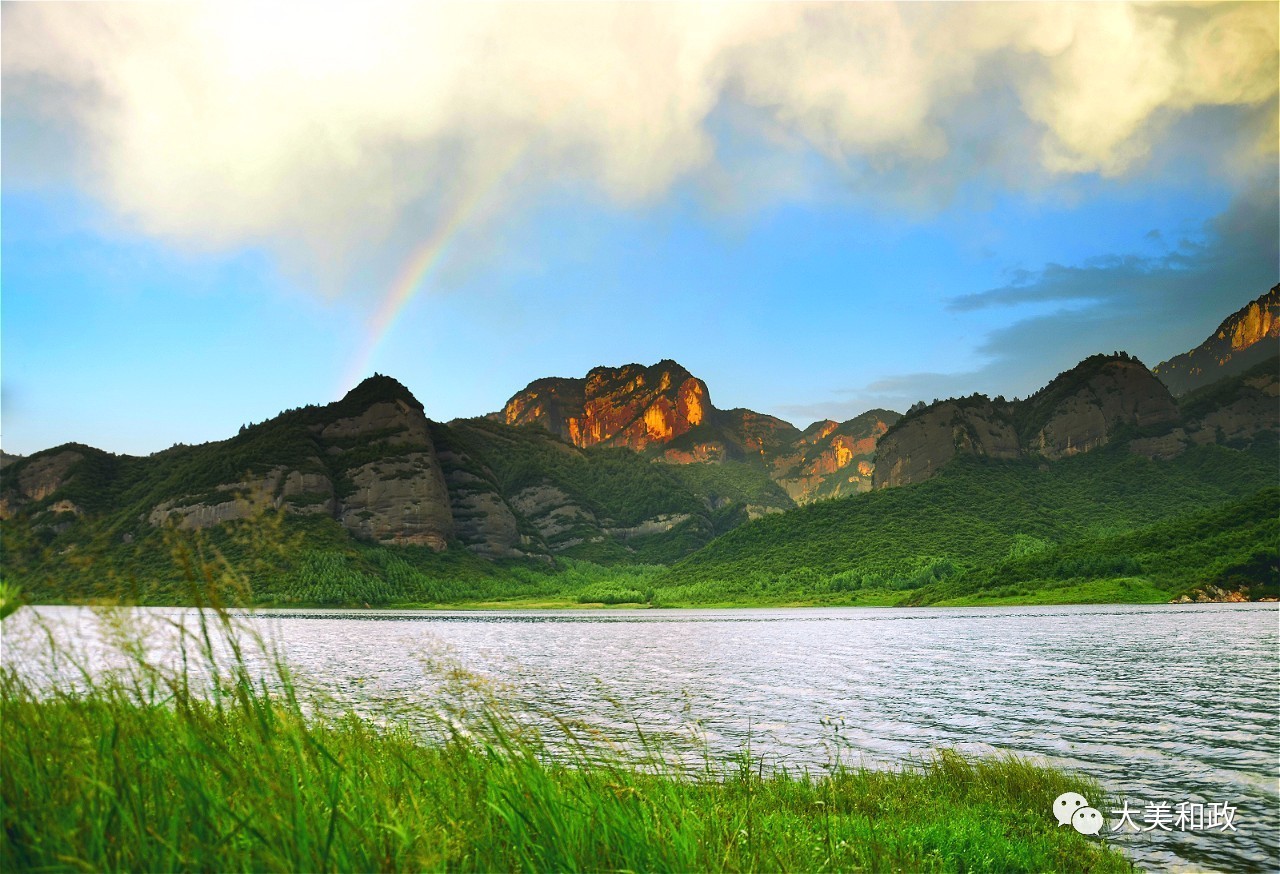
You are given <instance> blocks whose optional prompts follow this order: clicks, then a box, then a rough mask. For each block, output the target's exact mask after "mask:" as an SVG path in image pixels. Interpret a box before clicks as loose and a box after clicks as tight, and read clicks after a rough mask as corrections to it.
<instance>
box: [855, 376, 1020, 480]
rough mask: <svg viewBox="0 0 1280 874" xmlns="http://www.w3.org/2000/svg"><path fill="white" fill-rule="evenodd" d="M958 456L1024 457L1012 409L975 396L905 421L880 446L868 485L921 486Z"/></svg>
mask: <svg viewBox="0 0 1280 874" xmlns="http://www.w3.org/2000/svg"><path fill="white" fill-rule="evenodd" d="M960 453H963V454H966V455H981V456H986V457H988V458H1017V457H1019V456H1020V455H1022V447H1021V445H1020V444H1019V441H1018V431H1017V428H1016V427H1015V424H1014V419H1013V411H1012V409H1011V407H1010V405H1009V404H1006V403H1003V402H1001V401H992V400H991V399H989V398H987V397H984V396H982V395H974V396H972V397H968V398H958V399H954V400H946V401H941V402H939V403H935V404H933V405H931V406H929V407H926V408H925V409H923V410H918V411H916V412H915V413H912V414H908V415H907V416H904V417H903V418H902V419H901V420H899V422H898V423H897V425H896V426H894V427H892V428H890V429H889V430H888V432H887V433H886V434H885V435H884V437H882V438H881V440H880V443H879V446H878V450H877V460H876V465H875V469H874V471H873V476H872V485H873V486H874V487H875V488H886V487H889V486H904V485H910V484H911V483H917V482H921V481H923V480H926V479H928V478H929V477H931V476H933V475H934V474H936V473H937V472H938V471H939V470H940V469H941V468H942V467H943V465H945V464H946V463H947V462H949V461H951V459H953V458H955V457H956V455H957V454H960Z"/></svg>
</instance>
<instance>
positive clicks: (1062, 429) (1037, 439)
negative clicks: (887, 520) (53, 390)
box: [873, 353, 1181, 488]
mask: <svg viewBox="0 0 1280 874" xmlns="http://www.w3.org/2000/svg"><path fill="white" fill-rule="evenodd" d="M1180 421H1181V417H1180V414H1179V412H1178V408H1177V405H1176V403H1175V402H1174V400H1173V397H1172V396H1171V395H1170V394H1169V391H1168V389H1166V388H1165V387H1164V385H1163V384H1162V383H1161V382H1160V381H1159V380H1158V379H1156V378H1155V377H1154V376H1153V375H1152V373H1151V372H1150V371H1149V370H1147V368H1146V367H1144V366H1143V365H1142V362H1140V361H1138V360H1137V359H1135V358H1130V357H1129V356H1128V355H1124V354H1123V353H1120V354H1117V355H1110V356H1103V355H1095V356H1093V357H1092V358H1087V359H1085V360H1084V361H1082V362H1081V363H1080V364H1078V365H1077V366H1075V367H1073V368H1072V369H1071V370H1069V371H1067V372H1065V373H1062V374H1059V375H1058V377H1057V378H1055V379H1054V380H1053V381H1052V382H1050V383H1049V384H1048V385H1047V386H1045V387H1044V388H1043V389H1041V390H1040V391H1038V392H1036V393H1035V394H1034V395H1032V396H1031V397H1029V398H1026V399H1025V400H1022V401H1015V402H1012V403H1010V402H1007V401H1005V400H1004V399H1003V398H996V399H995V400H992V399H990V398H987V397H985V396H983V395H973V396H972V397H968V398H959V399H950V400H945V401H940V402H936V403H934V404H932V405H930V406H927V407H925V408H923V409H919V410H915V411H912V412H910V413H908V414H907V415H906V416H904V417H903V418H902V419H901V420H899V422H898V423H897V424H896V425H895V426H894V427H892V428H890V429H889V431H888V432H887V433H886V434H885V436H884V437H883V438H882V439H881V441H880V444H879V448H878V456H877V462H876V468H875V471H874V476H873V485H874V486H875V487H876V488H885V487H888V486H901V485H909V484H911V483H916V482H920V481H922V480H925V479H928V478H929V477H931V476H933V475H934V474H936V473H937V472H938V470H939V469H940V468H942V467H943V466H944V465H945V464H946V463H947V462H949V461H950V460H951V459H952V458H954V457H955V456H956V455H958V454H966V455H978V456H985V457H988V458H1003V459H1011V458H1020V457H1024V456H1032V457H1038V458H1043V459H1045V460H1048V461H1054V460H1057V459H1061V458H1066V457H1068V456H1071V455H1076V454H1078V453H1081V452H1089V451H1090V450H1093V449H1097V448H1098V447H1100V446H1104V445H1106V444H1107V443H1108V442H1109V441H1111V440H1112V439H1114V438H1115V437H1116V436H1117V435H1122V434H1123V435H1128V436H1131V437H1132V436H1137V435H1140V434H1143V435H1161V434H1164V433H1165V432H1169V431H1170V430H1171V429H1173V427H1174V426H1175V425H1177V424H1178V423H1179V422H1180ZM1139 445H1140V446H1141V444H1139ZM1162 447H1163V444H1152V445H1151V447H1150V451H1151V452H1152V453H1160V452H1165V451H1167V450H1166V449H1165V448H1162Z"/></svg>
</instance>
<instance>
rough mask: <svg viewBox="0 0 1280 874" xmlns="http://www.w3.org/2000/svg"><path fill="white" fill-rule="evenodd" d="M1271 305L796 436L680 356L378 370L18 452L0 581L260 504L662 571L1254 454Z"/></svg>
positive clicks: (285, 512) (1273, 373)
mask: <svg viewBox="0 0 1280 874" xmlns="http://www.w3.org/2000/svg"><path fill="white" fill-rule="evenodd" d="M1278 316H1280V286H1277V287H1275V288H1272V289H1271V290H1270V291H1269V292H1268V293H1266V294H1264V295H1263V296H1261V297H1260V298H1258V299H1257V300H1255V301H1253V302H1251V303H1250V304H1248V305H1247V306H1245V307H1244V308H1242V309H1241V310H1240V311H1238V312H1237V313H1235V314H1233V315H1232V316H1230V317H1228V318H1227V319H1226V320H1225V321H1223V323H1222V324H1221V325H1220V326H1219V328H1218V330H1217V331H1215V332H1214V333H1213V334H1212V335H1211V336H1210V337H1209V338H1208V339H1206V341H1205V342H1204V343H1203V344H1201V346H1199V347H1197V348H1196V349H1194V350H1191V351H1189V352H1187V353H1185V354H1184V355H1179V356H1177V357H1175V358H1172V359H1170V360H1169V361H1167V362H1163V363H1162V364H1160V365H1158V366H1157V367H1156V368H1155V369H1154V370H1148V369H1147V368H1146V367H1145V366H1144V365H1143V364H1142V363H1141V362H1139V361H1138V360H1136V359H1134V358H1132V357H1130V356H1128V355H1126V354H1124V353H1113V354H1111V355H1095V356H1092V357H1090V358H1088V359H1085V360H1084V361H1082V362H1081V363H1080V364H1079V365H1077V366H1076V367H1074V368H1072V369H1071V370H1069V371H1067V372H1065V373H1062V374H1060V375H1059V376H1058V377H1056V378H1055V379H1054V380H1052V381H1051V382H1050V383H1049V384H1048V385H1046V386H1045V387H1044V388H1042V389H1041V390H1040V391H1038V392H1036V393H1035V394H1033V395H1031V396H1030V397H1028V398H1025V399H1023V400H1020V401H1005V400H1004V399H1003V398H995V399H991V398H987V397H985V396H982V395H973V396H970V397H965V398H951V399H947V400H943V401H937V402H935V403H933V404H930V405H927V406H924V405H918V406H917V407H916V408H913V409H912V410H911V411H909V412H908V413H907V414H906V415H899V414H898V413H895V412H892V411H889V410H872V411H868V412H867V413H864V414H862V415H860V416H858V417H856V418H854V419H851V420H848V421H845V422H835V421H830V420H824V421H819V422H815V423H813V424H811V425H809V426H808V427H807V428H804V429H803V430H801V429H798V428H796V427H795V426H793V425H791V424H790V423H787V422H785V421H782V420H780V419H777V418H775V417H772V416H768V415H764V414H761V413H756V412H753V411H751V410H746V409H732V410H721V409H718V408H717V407H715V406H714V404H713V403H712V401H711V394H710V391H709V389H708V387H707V385H706V384H705V383H704V382H703V381H702V380H700V379H698V378H697V377H695V376H693V375H692V374H690V373H689V372H688V371H687V370H686V369H685V368H683V367H682V366H680V365H679V364H677V363H676V362H674V361H669V360H665V361H660V362H658V363H657V364H654V365H652V366H648V367H645V366H641V365H637V364H629V365H625V366H622V367H598V368H595V369H593V370H591V371H590V372H589V373H587V374H586V375H585V376H584V377H580V378H560V377H551V378H543V379H538V380H535V381H534V382H531V383H529V385H528V386H526V387H525V388H524V389H522V390H520V391H518V392H516V393H515V394H514V395H513V396H512V397H511V398H510V400H508V401H507V403H506V404H505V405H504V406H503V408H502V409H501V410H500V411H497V412H495V413H492V414H490V415H489V416H486V417H480V418H475V419H461V420H454V421H451V422H448V423H441V422H435V421H432V420H431V419H429V418H428V416H427V411H426V410H425V409H424V408H423V406H422V404H421V403H420V402H419V401H418V400H417V399H416V398H415V397H414V396H413V394H412V393H411V392H410V391H409V389H408V388H406V387H405V386H404V385H402V384H401V383H399V382H398V381H396V380H395V379H393V378H391V377H388V376H382V375H375V376H373V377H371V378H369V379H367V380H365V381H364V382H362V383H361V384H360V385H359V386H357V387H356V388H355V389H353V390H352V391H351V392H350V393H348V394H347V395H346V396H345V397H344V398H343V399H342V400H340V401H337V402H335V403H331V404H327V405H323V406H316V405H312V406H307V407H302V408H298V409H293V410H289V411H286V412H284V413H282V414H280V415H279V416H277V417H275V418H273V419H270V420H268V421H266V422H263V423H260V424H257V425H252V426H249V427H247V428H243V429H242V430H241V432H240V433H239V434H237V435H235V436H233V437H230V438H228V439H226V440H222V441H217V442H213V443H207V444H203V445H199V446H176V447H173V448H170V449H168V450H164V451H162V452H157V453H155V454H153V455H150V456H146V457H134V456H122V455H113V454H110V453H106V452H103V451H101V450H98V449H94V448H92V447H89V446H84V445H81V444H66V445H64V446H59V447H55V448H52V449H49V450H45V451H43V452H38V453H35V454H33V455H31V456H29V457H25V458H14V457H11V456H9V457H5V458H4V459H3V462H4V466H3V472H2V473H0V480H2V482H0V519H2V520H3V528H2V529H0V531H2V533H3V535H4V541H5V542H4V546H5V551H6V556H7V558H6V574H7V575H8V576H10V577H14V576H18V577H23V578H31V577H33V576H34V577H37V578H38V577H39V576H40V575H41V574H46V573H49V572H50V569H51V568H62V569H63V571H65V568H66V567H68V566H69V565H68V563H69V562H72V560H73V559H75V558H76V557H77V556H90V555H107V554H110V555H111V556H114V558H115V559H116V560H118V564H119V566H120V568H121V573H125V574H132V575H135V576H137V575H139V574H144V573H146V571H145V570H144V569H145V568H147V567H151V566H152V565H153V564H155V562H156V561H157V559H156V555H158V554H159V551H162V543H163V535H164V533H165V532H168V531H178V532H182V531H218V530H223V529H226V528H228V526H234V525H235V524H236V523H237V522H239V521H242V520H246V519H250V518H256V517H258V516H260V514H262V513H264V512H267V513H271V514H274V516H275V517H278V518H281V519H284V520H286V521H288V524H289V525H290V526H292V529H291V530H294V531H295V533H297V536H298V537H301V538H302V542H305V543H308V544H313V545H314V544H318V543H325V544H329V545H330V546H331V547H333V548H334V549H346V550H348V551H350V550H351V549H354V548H355V547H356V546H357V545H359V544H369V545H371V546H376V547H379V548H386V549H391V550H403V551H405V554H406V555H419V554H423V553H424V552H425V553H433V554H438V555H455V554H458V553H464V554H466V555H469V556H471V557H473V558H475V559H479V560H483V561H489V562H499V563H502V562H512V561H514V562H524V563H532V564H533V565H535V566H544V567H548V568H553V569H554V568H555V567H558V566H559V562H560V561H561V560H562V559H577V560H583V561H589V562H593V563H597V564H602V565H617V564H646V565H648V564H658V565H670V564H671V563H673V562H678V561H680V560H681V559H683V558H684V557H685V556H689V555H691V554H693V553H696V552H698V551H699V550H701V549H703V548H704V547H706V546H707V545H708V544H710V543H711V542H712V541H713V540H715V539H717V538H718V537H720V536H721V535H723V534H725V533H726V532H729V531H731V530H733V529H736V528H738V527H739V526H742V525H743V524H744V523H747V522H748V521H750V520H753V519H759V518H760V517H763V516H769V515H773V514H779V513H791V512H795V511H796V508H797V507H798V506H800V505H811V504H814V503H815V502H821V503H826V502H827V501H829V500H831V499H848V498H850V497H851V496H856V495H859V494H862V493H865V492H869V491H872V490H884V489H893V488H897V487H912V486H916V485H918V484H921V483H923V482H925V481H927V480H931V479H932V478H934V477H936V476H938V475H939V473H941V472H943V471H945V470H947V469H949V468H950V467H952V466H954V465H955V464H956V463H957V460H958V459H961V458H965V457H968V458H974V459H986V460H990V461H995V462H999V461H1005V462H1015V461H1017V462H1032V463H1034V464H1036V465H1040V466H1041V467H1043V466H1044V465H1052V464H1055V463H1059V462H1061V461H1062V460H1064V459H1070V458H1072V457H1074V456H1078V455H1082V454H1086V453H1091V452H1095V451H1097V450H1099V449H1102V448H1103V447H1107V446H1123V451H1124V452H1125V453H1127V454H1128V455H1132V456H1135V457H1140V458H1145V459H1148V460H1151V461H1153V462H1158V463H1163V462H1172V461H1173V460H1175V459H1178V458H1179V457H1181V456H1183V455H1184V454H1185V453H1188V452H1189V451H1192V450H1195V449H1196V448H1197V447H1206V446H1216V447H1223V448H1225V449H1230V450H1234V451H1242V450H1245V449H1248V448H1249V447H1250V446H1251V445H1253V444H1255V443H1257V442H1258V441H1259V440H1266V439H1274V435H1275V433H1276V432H1277V431H1280V421H1278V420H1280V414H1278V407H1277V401H1278V400H1280V378H1278V371H1280V363H1278V362H1277V358H1276V353H1277V344H1276V342H1275V341H1276V339H1277V337H1278V336H1280V317H1278ZM1268 435H1270V437H1268ZM1266 485H1274V478H1273V480H1272V482H1271V483H1267V482H1262V483H1261V484H1260V486H1259V487H1261V486H1266ZM1245 491H1247V489H1246V490H1245ZM1233 494H1235V493H1234V492H1233ZM1241 494H1244V492H1241ZM836 503H837V504H840V505H841V506H844V504H843V503H842V501H839V500H837V502H836ZM850 506H853V505H850ZM425 560H426V559H424V561H425ZM63 571H59V573H63ZM371 573H372V572H371ZM55 575H57V574H55ZM64 577H65V574H64Z"/></svg>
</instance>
